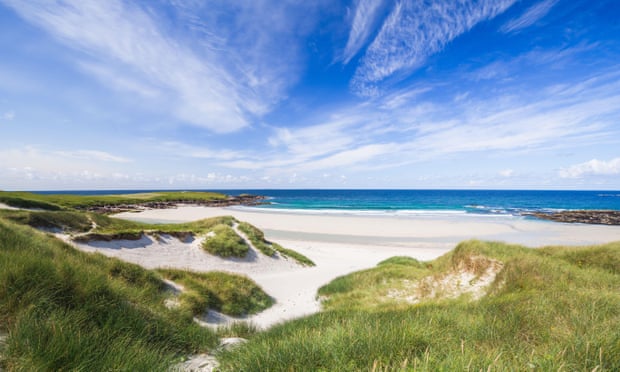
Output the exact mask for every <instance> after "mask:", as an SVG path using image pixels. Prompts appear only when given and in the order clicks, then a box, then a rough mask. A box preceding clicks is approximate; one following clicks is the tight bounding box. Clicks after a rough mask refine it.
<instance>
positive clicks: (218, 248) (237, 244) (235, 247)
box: [202, 224, 250, 258]
mask: <svg viewBox="0 0 620 372" xmlns="http://www.w3.org/2000/svg"><path fill="white" fill-rule="evenodd" d="M212 232H213V234H214V235H213V236H211V237H208V238H207V239H206V240H205V241H204V242H203V243H202V248H203V249H204V250H205V251H207V252H209V253H211V254H213V255H217V256H220V257H239V258H243V257H245V256H246V255H247V254H248V252H249V251H250V247H249V246H248V245H247V244H246V243H245V240H243V238H242V237H240V236H239V235H237V233H236V232H235V230H233V228H232V227H230V226H228V225H225V224H219V225H216V226H214V227H213V229H212Z"/></svg>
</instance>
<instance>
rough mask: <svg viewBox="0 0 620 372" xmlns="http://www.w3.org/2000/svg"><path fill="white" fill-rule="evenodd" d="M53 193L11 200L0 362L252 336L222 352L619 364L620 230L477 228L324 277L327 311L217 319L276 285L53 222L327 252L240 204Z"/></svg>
mask: <svg viewBox="0 0 620 372" xmlns="http://www.w3.org/2000/svg"><path fill="white" fill-rule="evenodd" d="M41 202H49V201H44V200H41ZM54 205H57V206H58V209H56V210H52V209H51V208H48V210H0V369H6V370H9V371H13V370H16V371H20V370H169V369H170V367H171V366H172V365H176V364H178V362H180V361H181V360H182V359H183V358H184V357H186V356H188V355H190V354H196V353H204V352H211V353H212V352H213V351H214V350H216V349H217V346H218V344H219V340H218V338H219V337H234V336H241V337H245V338H248V339H249V341H248V342H247V343H244V344H243V345H239V346H238V347H235V348H233V349H230V350H219V351H218V352H217V358H218V360H219V362H220V364H221V365H220V369H221V370H222V371H237V370H250V371H251V370H270V371H289V370H339V371H340V370H342V371H357V370H375V371H383V370H421V371H434V370H588V371H592V370H596V371H614V370H620V333H618V332H617V331H616V328H617V325H618V324H620V242H618V243H610V244H605V245H599V246H590V247H562V246H554V247H545V248H540V249H530V248H527V247H523V246H519V245H510V244H505V243H499V242H481V241H476V240H471V241H466V242H463V243H461V244H459V245H458V246H457V247H456V248H455V249H454V250H452V251H451V252H449V253H447V254H445V255H444V256H441V257H439V258H437V259H435V260H433V261H429V262H422V261H419V260H416V259H413V258H411V257H393V258H390V259H387V260H385V261H383V262H381V263H379V264H378V265H377V266H376V267H374V268H371V269H367V270H363V271H358V272H354V273H351V274H348V275H345V276H342V277H339V278H336V279H334V280H333V281H331V282H330V283H328V284H326V285H325V286H323V287H322V288H320V289H319V291H318V294H317V295H318V297H319V299H320V300H321V303H322V309H323V310H322V311H321V312H320V313H318V314H315V315H311V316H307V317H304V318H300V319H297V320H294V321H291V322H287V323H283V324H279V325H276V326H274V327H272V328H270V329H268V330H266V331H260V332H259V331H257V329H256V328H255V327H254V326H253V325H252V324H245V323H235V324H231V325H229V326H228V327H225V328H220V329H217V330H211V329H208V328H203V327H200V326H199V325H198V323H197V322H196V318H200V317H201V316H203V315H205V314H206V312H207V311H208V310H215V311H218V312H221V313H224V314H228V315H233V316H239V315H247V314H253V313H257V312H260V311H262V310H264V309H266V308H268V307H270V306H271V305H272V304H273V299H272V298H271V297H270V296H269V295H268V294H267V293H265V292H264V291H263V290H262V289H261V288H260V287H258V286H257V285H256V284H255V283H254V282H253V281H252V280H250V279H248V278H245V277H242V276H238V275H232V274H228V273H222V272H209V273H198V272H191V271H184V270H177V269H158V270H146V269H144V268H142V267H140V266H137V265H134V264H130V263H126V262H123V261H120V260H117V259H112V258H107V257H105V256H103V255H100V254H87V253H84V252H80V251H79V250H76V249H74V248H73V247H72V246H70V245H67V244H65V243H63V242H62V241H61V240H59V239H56V238H54V237H53V236H52V235H50V234H45V233H44V232H42V231H40V230H43V231H49V232H54V233H56V232H62V233H64V234H66V235H65V236H68V237H70V238H71V239H73V240H76V241H82V242H88V241H91V240H104V241H105V240H108V241H112V240H116V239H140V238H141V237H143V236H144V235H148V236H150V237H152V238H158V237H159V236H162V235H171V236H174V237H176V238H178V239H180V240H182V241H191V240H192V239H194V238H195V237H197V236H204V237H205V240H204V245H207V244H211V245H213V246H214V247H215V250H214V251H213V252H215V254H219V255H221V256H225V257H245V256H246V255H247V252H248V250H249V247H248V244H246V241H245V239H244V236H245V237H247V240H248V241H250V242H251V245H252V246H254V247H256V248H257V249H258V250H259V251H260V252H261V254H265V255H267V256H269V257H274V256H275V255H276V252H279V254H280V255H282V256H287V257H291V258H294V259H296V260H297V261H298V262H300V263H302V264H303V263H306V264H307V265H311V264H313V263H312V261H310V260H309V259H308V258H306V257H304V256H302V255H299V254H297V253H296V252H293V251H289V250H286V249H285V248H282V247H280V246H279V245H278V244H277V243H273V242H269V241H268V240H266V239H265V236H264V234H263V232H262V231H261V230H260V229H258V228H256V227H254V226H252V225H250V224H247V223H244V222H239V221H237V220H235V219H234V218H233V217H231V216H224V217H216V218H209V219H204V220H200V221H194V222H190V223H182V224H147V223H140V222H132V221H126V220H121V219H117V218H113V217H110V216H108V215H106V214H101V213H93V212H87V211H83V210H76V209H74V208H73V207H70V206H67V205H60V204H54ZM37 209H42V208H37ZM237 228H238V231H240V232H241V233H240V235H239V234H237V232H236V230H235V229H237ZM209 241H210V242H211V243H208V242H209ZM241 243H242V244H241ZM213 252H212V253H213ZM244 252H245V253H244Z"/></svg>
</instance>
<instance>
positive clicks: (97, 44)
mask: <svg viewBox="0 0 620 372" xmlns="http://www.w3.org/2000/svg"><path fill="white" fill-rule="evenodd" d="M2 2H3V3H5V4H6V5H8V6H9V7H11V8H13V9H14V10H15V11H16V12H17V13H18V14H19V15H20V16H21V17H23V18H24V19H26V20H27V21H29V22H30V23H32V24H34V25H36V26H38V27H40V28H42V29H43V30H45V31H46V32H48V33H49V34H50V35H52V36H53V37H54V38H56V39H57V40H59V41H60V42H62V43H64V44H65V45H67V46H68V47H70V48H72V49H74V50H77V51H80V52H82V54H80V55H79V57H78V60H77V61H75V62H76V64H77V66H78V67H79V68H81V69H82V71H84V72H85V73H87V74H90V75H92V76H94V77H95V78H97V79H98V80H99V81H101V82H102V83H103V84H105V85H108V86H110V87H112V88H114V89H118V90H123V91H127V92H130V93H139V94H140V95H141V96H142V97H143V98H146V99H151V100H152V102H153V103H155V104H156V106H160V107H161V106H163V107H166V108H167V109H168V110H169V111H171V112H173V113H174V115H175V116H176V118H178V119H179V120H181V121H182V122H185V123H189V124H192V125H195V126H199V127H204V128H207V129H209V130H211V131H214V132H220V133H225V132H232V131H235V130H238V129H240V128H242V127H245V126H247V125H249V124H250V123H251V122H252V120H253V119H254V118H256V117H260V116H261V115H263V114H265V113H266V112H268V111H269V110H270V108H271V107H272V105H273V104H274V103H276V102H278V101H279V100H280V99H282V98H283V97H285V95H286V91H285V90H286V88H287V87H288V86H289V84H291V83H292V82H294V81H295V77H296V74H297V72H298V71H297V70H298V68H299V66H298V64H297V63H296V58H297V55H296V52H295V48H288V49H287V50H288V52H283V51H282V48H281V45H283V44H287V45H295V43H293V42H290V43H289V42H287V41H291V39H290V38H294V37H296V36H297V35H295V34H294V32H292V31H294V30H296V29H295V22H294V20H293V19H290V18H292V17H288V16H289V15H290V14H289V13H290V12H301V11H300V10H299V9H297V8H295V9H290V8H287V7H286V6H285V5H282V6H277V4H276V6H273V7H272V6H271V5H274V4H275V2H270V3H269V4H265V3H264V2H260V4H259V3H255V2H251V3H252V4H250V3H249V2H248V4H245V3H243V4H245V5H243V4H242V5H240V6H238V7H235V6H230V9H229V10H230V12H231V14H230V15H232V18H233V19H238V22H228V23H226V25H225V26H224V25H222V24H221V22H220V23H217V17H219V16H221V14H224V13H226V14H228V13H227V12H224V10H226V9H218V8H217V7H216V6H214V5H213V4H211V5H209V6H207V4H203V3H201V2H183V3H179V4H175V5H173V6H176V7H174V8H173V9H177V10H179V12H178V14H179V17H181V18H182V19H181V22H179V23H180V24H181V25H185V22H183V21H184V20H186V19H187V21H188V22H187V24H189V25H190V26H189V27H190V28H191V30H193V31H196V30H198V29H200V30H202V31H201V32H202V33H203V35H205V34H207V35H208V36H209V37H202V38H184V37H183V32H181V31H179V30H173V29H170V25H169V24H167V23H165V22H162V21H161V14H158V12H155V11H153V9H151V8H149V4H148V3H141V4H136V3H129V2H125V1H123V0H110V1H103V2H101V1H96V0H79V1H76V0H69V1H62V2H60V1H44V0H35V1H29V2H23V1H17V0H2ZM221 6H222V7H224V6H226V4H221ZM250 8H251V9H250ZM158 11H159V10H158ZM201 12H202V13H204V14H201ZM233 12H234V13H233ZM269 12H271V13H269ZM306 13H307V14H309V12H306ZM196 14H199V17H195V15H196ZM250 14H251V15H252V16H253V17H254V18H250V17H249V16H250ZM256 14H261V15H265V17H256ZM207 15H209V17H207ZM248 19H252V20H253V21H251V22H246V20H248ZM311 19H312V17H307V18H306V21H305V22H311ZM258 20H262V21H261V22H262V23H261V22H259V21H258ZM196 32H197V31H196ZM290 35H293V36H290ZM270 50H272V51H274V50H277V51H278V53H270V52H269V51H270ZM278 56H281V57H282V58H278Z"/></svg>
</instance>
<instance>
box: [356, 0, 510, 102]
mask: <svg viewBox="0 0 620 372" xmlns="http://www.w3.org/2000/svg"><path fill="white" fill-rule="evenodd" d="M514 2H515V0H499V1H498V0H478V1H471V2H457V1H451V0H440V1H434V2H432V4H431V5H429V4H428V3H426V2H421V1H399V2H397V3H396V6H395V7H394V9H393V10H392V12H391V13H390V14H389V16H388V17H387V19H386V20H385V21H384V22H383V25H382V27H381V30H380V31H379V33H378V35H377V37H376V38H375V39H374V40H373V42H372V43H371V44H370V46H369V47H368V49H367V51H366V54H365V55H364V57H363V59H362V62H361V65H360V66H359V67H358V68H357V70H356V72H355V75H354V77H353V79H352V81H351V88H352V90H353V91H354V92H355V93H357V94H359V95H361V96H373V95H376V94H378V91H379V87H378V86H379V84H380V83H382V82H384V81H385V80H386V79H388V78H394V77H396V78H398V77H399V76H400V77H401V78H402V75H406V74H408V73H410V72H411V71H413V70H415V69H417V68H419V67H420V66H422V65H423V64H424V63H425V62H426V60H427V58H428V57H429V56H430V55H432V54H435V53H437V52H439V51H441V50H442V49H443V48H444V47H445V46H446V44H447V43H449V42H450V41H452V40H453V39H455V38H456V37H458V36H459V35H461V34H463V33H464V32H467V31H469V30H470V29H472V28H473V27H474V26H475V25H476V24H478V23H480V22H483V21H485V20H489V19H492V18H494V17H495V16H497V15H498V14H501V13H503V12H504V11H505V10H506V9H508V8H509V7H510V6H511V5H512V4H513V3H514Z"/></svg>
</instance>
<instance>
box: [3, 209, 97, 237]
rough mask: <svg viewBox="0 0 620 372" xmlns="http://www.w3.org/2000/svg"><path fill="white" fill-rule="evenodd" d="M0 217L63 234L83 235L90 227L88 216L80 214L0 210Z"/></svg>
mask: <svg viewBox="0 0 620 372" xmlns="http://www.w3.org/2000/svg"><path fill="white" fill-rule="evenodd" d="M0 217H4V218H6V219H8V220H11V221H14V222H17V223H20V224H23V225H28V226H32V227H36V228H43V229H57V230H60V231H63V232H65V233H83V232H87V231H89V230H90V229H91V227H92V220H91V219H90V218H89V216H88V215H87V214H85V213H80V212H70V211H25V210H0Z"/></svg>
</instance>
